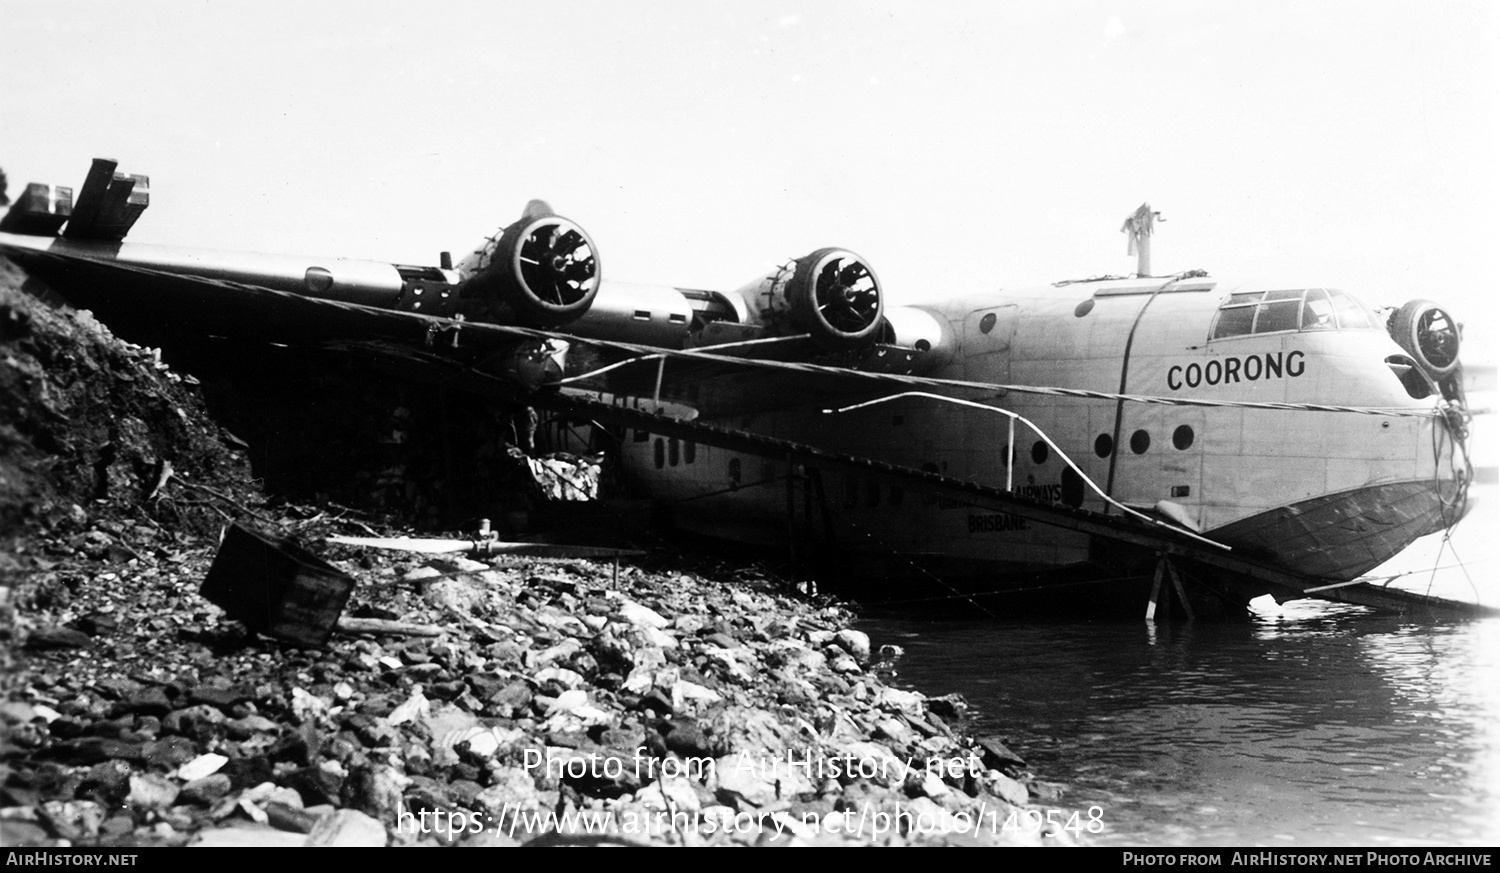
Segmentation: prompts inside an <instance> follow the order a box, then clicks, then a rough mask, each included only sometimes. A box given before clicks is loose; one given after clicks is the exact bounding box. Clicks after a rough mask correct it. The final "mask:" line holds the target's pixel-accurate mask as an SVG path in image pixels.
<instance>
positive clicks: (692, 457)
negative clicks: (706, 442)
mask: <svg viewBox="0 0 1500 873" xmlns="http://www.w3.org/2000/svg"><path fill="white" fill-rule="evenodd" d="M682 460H683V461H685V462H687V463H689V464H691V463H693V462H694V461H696V460H698V444H697V443H695V442H693V441H692V440H688V441H687V442H685V443H683V444H682Z"/></svg>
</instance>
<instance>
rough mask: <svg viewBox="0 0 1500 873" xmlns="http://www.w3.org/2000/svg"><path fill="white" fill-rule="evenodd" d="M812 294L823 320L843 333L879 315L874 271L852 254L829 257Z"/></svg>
mask: <svg viewBox="0 0 1500 873" xmlns="http://www.w3.org/2000/svg"><path fill="white" fill-rule="evenodd" d="M813 294H814V298H815V305H816V306H817V309H818V312H819V313H821V314H822V315H823V318H824V320H825V321H827V322H828V324H829V325H831V326H832V327H835V328H837V329H838V330H840V331H843V332H844V333H858V332H859V331H861V330H863V329H864V328H866V327H868V326H869V325H871V324H873V323H874V321H875V319H877V318H879V317H880V292H879V291H878V290H877V289H876V284H875V275H874V274H873V273H871V272H870V268H869V267H866V266H865V265H864V264H863V263H862V262H860V261H858V260H856V259H854V258H852V257H851V258H835V259H833V260H830V261H829V262H828V264H827V265H826V266H825V267H824V268H823V270H822V271H821V272H820V273H819V275H818V281H817V283H816V287H815V288H814V290H813Z"/></svg>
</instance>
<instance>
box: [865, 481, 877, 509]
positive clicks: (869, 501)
mask: <svg viewBox="0 0 1500 873" xmlns="http://www.w3.org/2000/svg"><path fill="white" fill-rule="evenodd" d="M865 505H866V506H868V507H870V508H872V509H873V508H874V507H877V506H879V505H880V483H879V482H866V483H865Z"/></svg>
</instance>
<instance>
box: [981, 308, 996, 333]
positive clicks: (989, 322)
mask: <svg viewBox="0 0 1500 873" xmlns="http://www.w3.org/2000/svg"><path fill="white" fill-rule="evenodd" d="M994 329H995V313H993V312H988V313H985V316H984V318H981V319H979V332H980V333H989V332H990V331H992V330H994Z"/></svg>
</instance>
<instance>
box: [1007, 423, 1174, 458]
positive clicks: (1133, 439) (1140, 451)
mask: <svg viewBox="0 0 1500 873" xmlns="http://www.w3.org/2000/svg"><path fill="white" fill-rule="evenodd" d="M1195 439H1197V434H1195V433H1194V432H1193V428H1192V426H1191V425H1186V424H1183V425H1178V427H1177V429H1176V430H1174V431H1172V447H1173V448H1175V449H1177V450H1178V451H1179V452H1184V451H1187V450H1188V449H1190V448H1192V447H1193V441H1194V440H1195ZM1150 448H1151V434H1150V433H1148V432H1146V431H1144V430H1138V431H1136V432H1135V433H1133V434H1131V435H1130V451H1132V452H1134V453H1135V454H1137V455H1144V454H1145V453H1146V452H1147V451H1148V450H1149V449H1150ZM1114 450H1115V438H1114V437H1113V436H1111V435H1109V434H1107V433H1101V434H1099V436H1097V437H1095V438H1094V454H1096V455H1098V456H1099V457H1101V458H1107V457H1109V456H1110V454H1111V453H1112V452H1114ZM1050 454H1051V449H1050V447H1049V446H1048V445H1047V443H1046V441H1045V440H1037V441H1036V442H1034V443H1032V444H1031V462H1032V463H1034V464H1038V465H1040V464H1045V463H1047V458H1048V456H1049V455H1050ZM1011 460H1012V461H1014V460H1015V452H1014V451H1012V452H1011Z"/></svg>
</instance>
